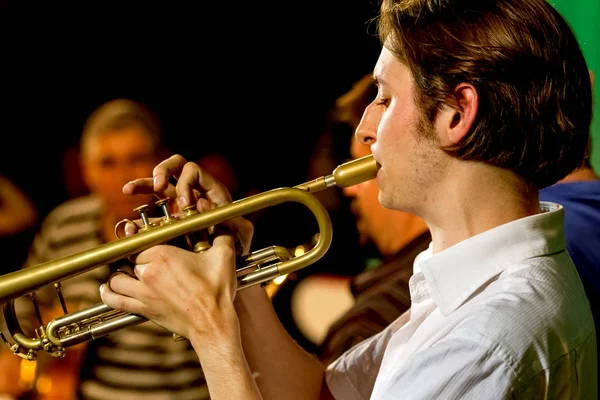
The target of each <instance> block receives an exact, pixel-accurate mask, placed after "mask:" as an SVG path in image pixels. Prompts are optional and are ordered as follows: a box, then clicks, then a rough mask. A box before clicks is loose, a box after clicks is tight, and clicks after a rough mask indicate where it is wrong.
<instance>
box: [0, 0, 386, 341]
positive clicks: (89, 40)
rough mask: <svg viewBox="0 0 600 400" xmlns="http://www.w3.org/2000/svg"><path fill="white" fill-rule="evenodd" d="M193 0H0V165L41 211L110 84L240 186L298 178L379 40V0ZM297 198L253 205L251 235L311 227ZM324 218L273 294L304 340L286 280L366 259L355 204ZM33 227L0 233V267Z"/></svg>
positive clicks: (299, 233) (111, 93) (258, 239)
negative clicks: (230, 172) (320, 237)
mask: <svg viewBox="0 0 600 400" xmlns="http://www.w3.org/2000/svg"><path fill="white" fill-rule="evenodd" d="M192 4H193V5H194V7H192V5H189V4H182V3H179V4H171V3H170V4H169V5H166V4H164V3H161V4H160V5H158V6H157V5H152V4H150V2H147V3H146V2H120V3H117V2H95V1H88V2H81V3H79V4H76V5H68V6H67V5H59V6H57V5H55V4H52V5H39V4H33V5H23V4H17V3H16V2H2V3H0V7H1V8H0V60H1V64H0V71H1V75H0V76H1V77H2V79H1V81H0V118H1V124H0V127H1V131H0V137H1V142H0V143H1V145H0V146H1V147H0V173H2V174H4V175H7V176H8V177H9V178H11V179H12V180H13V181H15V182H16V183H17V184H18V185H19V186H21V187H22V188H23V189H24V190H25V191H26V192H27V194H28V195H29V196H30V197H31V198H32V199H33V200H34V202H35V204H36V206H37V207H38V210H39V211H40V216H41V217H43V216H44V215H45V214H46V213H47V212H49V211H50V210H51V209H52V208H53V207H55V206H56V205H57V204H59V203H60V202H62V201H64V200H66V199H67V198H68V194H67V191H66V187H65V185H64V180H63V179H64V175H63V174H64V173H63V160H64V157H65V152H66V151H67V149H69V148H72V147H73V146H76V145H77V143H78V139H79V135H80V132H81V129H82V126H83V124H84V121H85V119H86V118H87V116H88V115H89V114H90V113H91V112H92V111H93V110H94V109H95V108H96V107H98V106H99V105H100V104H102V103H104V102H105V101H108V100H111V99H114V98H119V97H129V98H132V99H135V100H139V101H141V102H143V103H145V104H147V105H148V106H149V107H150V108H151V109H153V110H154V111H155V112H156V113H157V115H158V116H159V117H160V119H161V121H162V123H163V127H164V130H165V135H166V141H167V145H168V146H169V147H170V148H171V150H172V151H174V152H176V153H180V154H183V155H184V156H186V157H187V158H188V159H194V158H196V157H199V156H200V155H202V154H204V153H207V152H211V151H217V152H221V153H224V154H225V155H227V156H228V157H229V158H230V160H231V161H232V163H233V166H234V168H235V171H236V173H237V175H238V179H239V182H240V192H244V191H245V190H246V189H249V188H254V189H259V190H268V189H272V188H275V187H281V186H293V185H296V184H299V183H302V182H305V181H306V180H307V178H308V176H307V173H308V172H307V169H308V163H309V157H310V155H311V153H312V152H313V150H314V147H315V145H316V140H317V138H318V136H319V135H320V134H321V133H322V132H323V131H324V130H325V123H326V113H327V111H328V110H330V108H331V107H332V106H333V102H334V101H335V99H336V98H337V97H338V96H339V95H341V94H343V93H344V92H346V91H347V90H348V89H350V87H351V85H352V83H353V82H354V81H356V80H358V79H359V78H360V77H362V76H363V75H364V74H366V73H369V72H370V71H371V69H372V67H373V65H374V64H375V62H376V59H377V56H378V54H379V49H380V46H379V42H378V40H377V39H376V36H375V31H374V26H373V25H372V24H370V23H369V20H370V19H371V18H372V17H373V16H374V15H375V13H376V11H377V2H376V0H357V1H352V2H350V1H344V0H319V1H299V2H285V1H278V2H194V3H192ZM343 146H344V147H345V146H349V144H348V143H347V142H346V141H344V143H343ZM69 168H77V166H76V165H71V166H70V167H69ZM295 211H298V209H297V207H296V208H295V206H293V205H289V206H288V205H286V206H278V208H276V209H275V210H272V211H271V213H270V214H268V215H266V216H264V217H263V219H262V220H261V222H260V224H257V226H256V231H255V249H256V248H262V246H263V245H287V246H290V245H292V243H293V244H294V245H295V244H300V243H301V242H302V240H304V239H308V237H309V236H308V235H309V234H312V233H316V231H314V230H311V229H312V228H314V226H315V225H313V224H312V223H313V222H314V221H313V220H312V219H311V218H308V217H307V216H306V215H304V214H302V213H301V212H300V213H296V212H295ZM346 211H347V210H346ZM332 219H333V222H334V241H333V243H332V246H331V249H330V251H329V252H328V253H327V255H326V256H325V257H324V259H322V260H321V261H319V262H318V263H316V264H314V265H312V266H310V267H309V268H306V269H304V270H302V271H300V272H299V273H298V274H296V276H291V277H290V279H289V280H288V282H290V284H288V285H287V286H286V287H284V288H283V289H282V291H281V294H280V295H279V296H278V297H276V298H275V299H274V304H275V305H276V308H277V310H278V312H279V313H280V315H281V316H282V321H283V323H284V325H286V327H288V328H289V329H290V331H291V332H292V334H293V335H294V336H296V337H297V339H298V340H299V341H300V343H301V344H302V345H305V346H307V347H309V348H310V343H308V342H306V341H304V339H303V338H302V336H301V335H299V334H298V332H296V331H294V329H295V326H294V323H293V321H292V320H291V319H290V316H289V312H288V309H289V303H288V301H289V295H290V293H291V290H293V287H294V285H295V283H294V282H297V281H299V280H301V279H302V277H303V276H306V275H308V274H310V273H312V272H313V271H320V272H334V273H346V274H353V273H355V272H357V271H358V270H360V269H362V267H363V266H362V264H361V263H360V257H358V253H357V251H354V250H349V247H348V241H352V242H353V243H355V242H354V241H355V228H354V221H353V219H352V217H351V216H350V215H349V214H348V213H343V212H341V213H332ZM40 222H41V219H40ZM279 227H281V229H279ZM32 235H33V230H32V231H28V232H25V233H24V234H22V235H20V236H19V237H16V238H13V239H14V240H6V241H5V242H4V243H3V244H2V246H1V247H0V248H2V249H3V250H2V251H3V254H4V257H3V259H4V260H3V263H4V265H2V270H3V271H4V272H8V271H10V270H14V269H17V268H19V267H20V262H21V259H23V260H24V257H25V254H26V248H25V247H24V246H25V245H28V243H29V242H30V240H31V239H32V237H33V236H32ZM292 236H296V237H297V238H291V237H292ZM350 249H351V247H350Z"/></svg>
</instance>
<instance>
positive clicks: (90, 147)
mask: <svg viewBox="0 0 600 400" xmlns="http://www.w3.org/2000/svg"><path fill="white" fill-rule="evenodd" d="M168 154H170V151H169V150H168V149H167V148H166V146H165V145H164V141H163V136H162V128H161V124H160V121H159V119H158V117H157V116H156V115H155V114H154V113H153V112H152V111H151V110H150V109H149V108H148V107H147V106H145V105H143V104H141V103H139V102H137V101H134V100H131V99H116V100H112V101H109V102H107V103H105V104H103V105H101V106H100V107H99V108H97V109H96V110H95V111H94V112H92V113H91V115H90V116H89V118H88V119H87V121H86V122H85V125H84V127H83V132H82V135H81V138H80V142H79V160H80V164H79V172H80V173H81V180H82V182H83V183H85V186H86V188H87V190H88V191H89V193H88V194H85V195H82V196H80V197H77V198H74V199H70V200H68V201H66V202H64V203H63V204H60V205H59V206H57V207H56V208H55V209H54V210H52V211H51V212H50V213H49V215H48V216H47V217H46V218H45V219H44V220H43V222H42V224H41V228H40V230H39V232H38V233H37V234H36V237H35V239H34V241H33V244H32V245H31V249H30V253H29V256H28V258H27V260H26V262H25V265H24V267H25V268H27V267H30V266H34V265H37V264H40V263H43V262H46V261H50V260H56V259H59V258H62V257H65V256H68V255H71V254H74V253H78V252H82V251H85V250H88V249H91V248H94V247H97V246H99V245H101V244H104V243H108V242H111V241H114V240H115V239H117V237H116V236H115V234H116V233H118V232H115V227H116V225H117V224H118V223H119V221H122V220H123V219H137V218H139V214H138V213H137V212H135V211H134V209H135V208H137V207H139V206H141V205H142V204H148V205H150V206H153V205H154V203H155V202H156V200H157V198H156V197H155V196H153V195H142V196H135V197H132V196H124V195H123V193H122V187H123V185H124V184H125V183H127V182H129V181H131V180H134V179H136V178H140V177H144V176H148V175H149V174H152V169H153V167H154V165H156V163H157V162H158V161H159V160H161V159H163V158H164V157H165V156H167V155H168ZM72 170H73V169H72ZM74 170H75V171H77V170H78V169H77V168H75V169H74ZM121 225H122V224H121ZM118 234H119V237H122V236H123V232H121V233H118ZM128 267H129V261H128V260H127V259H122V260H119V261H116V262H114V263H112V264H110V265H103V266H99V267H97V268H95V269H92V270H90V271H88V272H85V273H83V274H80V275H77V276H75V277H72V278H69V279H66V280H65V281H63V282H62V293H63V295H64V298H65V300H66V303H67V309H68V311H69V312H72V311H77V310H79V309H82V308H85V307H88V306H91V305H94V304H98V303H100V302H101V300H100V296H99V294H98V287H99V286H100V284H101V283H103V282H105V281H106V280H107V279H108V278H109V276H110V275H111V274H112V273H113V272H115V271H116V270H117V269H127V268H128ZM37 298H38V302H39V304H40V306H41V307H42V309H43V310H47V311H45V313H44V315H45V316H46V318H45V321H44V323H47V322H48V321H49V320H50V318H52V317H56V316H58V315H60V314H62V311H58V310H59V307H58V297H57V296H56V293H55V292H53V291H52V290H51V289H50V288H43V289H41V290H39V291H38V293H37ZM15 303H16V306H17V310H18V311H17V313H18V315H20V316H22V317H25V320H26V321H30V320H31V318H32V316H33V315H34V314H33V307H32V303H31V301H30V300H29V299H27V298H19V299H17V301H15ZM21 321H23V318H22V319H21ZM32 323H34V324H36V323H37V322H32ZM22 326H23V328H24V329H23V330H25V328H26V326H25V325H23V324H22ZM35 326H37V325H35ZM29 332H31V331H29ZM32 336H33V335H32ZM66 353H67V357H66V359H56V360H55V359H54V358H52V357H50V356H48V355H47V354H44V353H43V352H42V354H40V355H39V357H40V370H39V372H38V375H40V377H41V378H38V380H39V379H45V380H46V381H50V382H51V386H50V387H51V388H52V389H51V392H52V393H53V394H52V395H50V394H47V395H48V396H50V397H49V398H57V397H52V396H57V393H60V395H58V396H59V398H61V399H74V398H77V399H95V400H114V399H120V400H121V399H123V400H127V399H142V398H143V399H148V400H152V399H161V400H163V399H172V400H176V399H177V400H179V399H194V400H200V399H207V398H209V395H208V390H207V387H206V385H205V380H204V376H203V373H202V370H201V369H200V364H199V361H198V357H197V356H196V354H195V353H194V351H193V349H192V348H191V346H190V344H189V342H188V341H185V340H184V341H174V340H173V334H172V333H171V332H169V331H167V330H165V329H162V328H160V327H158V326H156V325H155V324H153V323H151V322H145V323H142V324H140V325H137V326H134V327H129V328H128V329H123V330H121V331H118V332H115V333H112V334H110V335H108V336H105V337H102V338H99V339H96V340H93V341H90V342H88V343H83V344H80V345H77V346H73V347H71V348H67V349H66ZM10 356H12V357H14V358H15V359H16V360H20V358H18V357H16V356H15V355H10ZM24 362H28V361H24ZM68 365H70V366H71V371H70V372H67V366H68ZM40 395H42V394H40Z"/></svg>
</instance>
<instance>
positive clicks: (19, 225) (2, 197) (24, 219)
mask: <svg viewBox="0 0 600 400" xmlns="http://www.w3.org/2000/svg"><path fill="white" fill-rule="evenodd" d="M37 220H38V212H37V208H36V207H35V205H34V204H33V202H32V201H31V199H30V198H29V197H28V196H27V195H26V194H25V192H23V190H21V188H19V187H18V186H17V185H15V184H14V183H13V182H12V181H11V180H10V179H8V178H7V177H5V176H1V175H0V237H4V236H9V235H13V234H16V233H19V232H22V231H24V230H26V229H29V228H31V227H33V226H34V225H35V223H36V222H37Z"/></svg>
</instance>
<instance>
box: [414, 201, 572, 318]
mask: <svg viewBox="0 0 600 400" xmlns="http://www.w3.org/2000/svg"><path fill="white" fill-rule="evenodd" d="M540 205H541V209H542V212H541V213H540V214H536V215H532V216H529V217H525V218H521V219H518V220H516V221H511V222H509V223H506V224H503V225H500V226H498V227H496V228H494V229H491V230H489V231H486V232H482V233H480V234H478V235H476V236H473V237H471V238H469V239H467V240H464V241H462V242H460V243H457V244H455V245H454V246H452V247H449V248H447V249H445V250H443V251H441V252H439V253H437V254H435V255H432V254H431V249H429V250H428V251H426V252H424V254H423V255H422V256H421V257H418V258H417V259H416V260H415V273H418V272H419V271H421V272H423V276H424V278H425V281H426V284H427V285H428V287H429V293H430V294H431V297H432V299H433V301H434V302H435V303H436V304H437V306H438V308H439V309H440V311H441V312H442V314H443V315H444V316H448V315H449V314H450V313H452V312H453V311H454V310H456V309H457V308H458V307H459V306H460V305H461V304H463V303H464V301H465V300H467V299H468V298H469V297H470V296H471V295H472V294H473V293H475V292H476V291H477V290H478V289H479V288H481V287H482V285H484V284H485V283H486V282H488V281H489V280H490V279H492V278H494V277H495V276H497V275H499V274H500V273H501V272H502V271H504V270H505V269H506V268H507V267H509V266H510V265H514V264H515V263H518V262H520V261H523V260H526V259H529V258H532V257H536V256H540V255H545V254H552V253H557V252H560V251H562V250H564V249H565V238H564V233H563V218H564V209H563V207H562V206H561V205H559V204H556V203H551V202H544V201H542V202H540ZM427 253H429V254H427Z"/></svg>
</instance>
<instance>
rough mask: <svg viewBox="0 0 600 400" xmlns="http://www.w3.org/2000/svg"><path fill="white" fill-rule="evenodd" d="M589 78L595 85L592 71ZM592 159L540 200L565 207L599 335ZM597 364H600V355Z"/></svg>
mask: <svg viewBox="0 0 600 400" xmlns="http://www.w3.org/2000/svg"><path fill="white" fill-rule="evenodd" d="M590 78H591V79H592V85H593V83H594V79H593V74H591V73H590ZM597 117H600V116H597ZM590 140H593V136H592V137H590ZM591 148H592V146H590V149H591ZM590 160H591V154H589V155H588V157H586V159H585V160H584V164H583V166H581V168H578V169H576V170H575V171H573V172H572V173H570V174H569V175H567V177H565V178H564V179H561V180H560V181H558V182H557V183H556V184H554V185H552V186H549V187H547V188H544V189H542V190H541V191H540V200H542V201H550V202H554V203H558V204H561V205H562V206H563V207H564V208H565V240H566V242H567V250H568V252H569V255H570V256H571V259H573V263H574V264H575V267H576V268H577V272H579V276H580V277H581V281H582V283H583V287H584V289H585V293H586V295H587V297H588V300H589V301H590V306H591V308H592V314H593V315H594V324H595V326H596V335H597V334H598V332H600V330H599V327H600V246H599V244H600V176H598V172H597V171H596V169H595V168H594V167H593V166H592V164H591V161H590ZM599 351H600V350H599ZM598 363H599V366H600V357H599V358H598Z"/></svg>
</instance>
